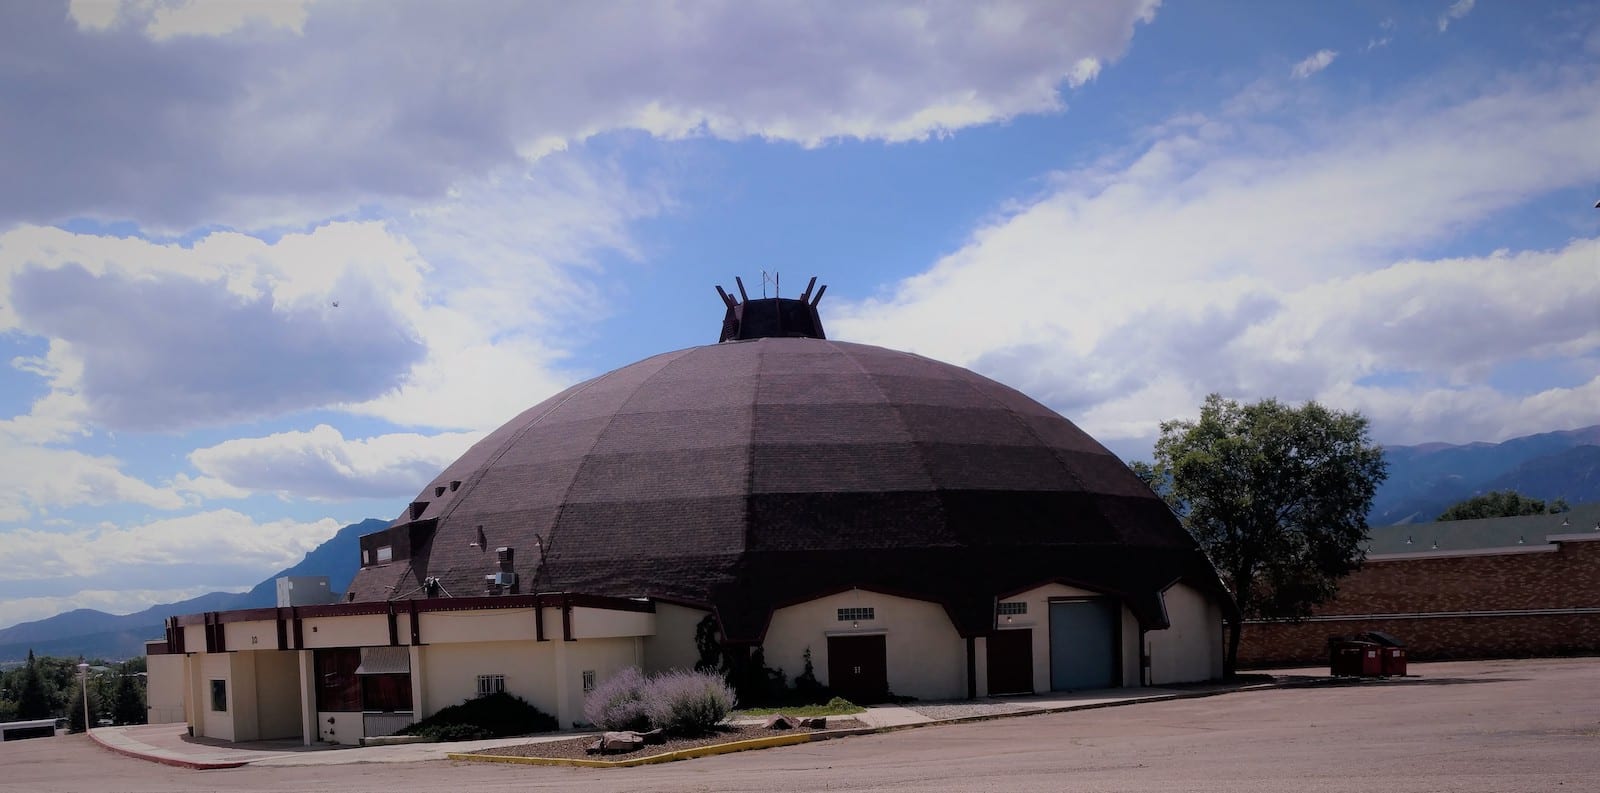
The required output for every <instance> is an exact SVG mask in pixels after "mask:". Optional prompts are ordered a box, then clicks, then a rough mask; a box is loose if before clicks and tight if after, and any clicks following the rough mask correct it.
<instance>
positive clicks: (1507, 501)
mask: <svg viewBox="0 0 1600 793" xmlns="http://www.w3.org/2000/svg"><path fill="white" fill-rule="evenodd" d="M1568 509H1571V507H1568V506H1567V502H1566V501H1564V500H1562V499H1559V498H1558V499H1556V500H1554V501H1552V502H1550V503H1549V504H1548V505H1547V504H1545V502H1544V501H1542V500H1540V499H1537V498H1528V497H1526V496H1524V495H1522V494H1521V493H1518V492H1517V491H1515V490H1497V491H1494V492H1491V493H1484V494H1483V495H1481V496H1473V497H1472V498H1469V499H1466V500H1465V501H1459V502H1456V503H1455V504H1452V505H1451V506H1450V508H1449V509H1447V510H1445V511H1444V512H1443V513H1442V514H1440V515H1439V517H1438V518H1436V519H1435V520H1440V521H1445V520H1473V519H1476V518H1513V517H1517V516H1519V515H1554V514H1557V513H1560V512H1566V511H1567V510H1568Z"/></svg>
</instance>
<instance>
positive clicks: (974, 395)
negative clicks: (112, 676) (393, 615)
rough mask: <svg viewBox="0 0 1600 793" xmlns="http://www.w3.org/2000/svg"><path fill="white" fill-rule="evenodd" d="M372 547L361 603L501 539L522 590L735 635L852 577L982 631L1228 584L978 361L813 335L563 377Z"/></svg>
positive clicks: (1097, 449)
mask: <svg viewBox="0 0 1600 793" xmlns="http://www.w3.org/2000/svg"><path fill="white" fill-rule="evenodd" d="M752 302H753V301H752ZM817 331H818V335H820V324H819V325H818V327H817ZM480 527H481V528H480ZM380 544H387V545H388V547H389V549H390V550H389V551H388V555H390V556H391V558H392V561H389V562H388V563H386V564H376V563H369V564H368V565H367V566H364V567H363V569H362V571H361V572H360V574H359V575H357V577H356V580H355V581H354V582H353V584H352V596H353V598H354V599H355V600H362V601H370V600H379V601H381V600H386V599H393V598H397V597H400V598H405V597H424V596H427V595H429V594H432V595H433V596H438V597H442V596H453V597H463V596H479V595H483V594H484V593H485V576H486V575H487V574H491V573H494V572H496V571H497V570H500V569H503V568H502V567H500V566H499V565H498V562H497V554H496V550H495V549H497V548H500V547H508V548H512V549H514V550H513V552H512V560H511V562H510V564H509V567H511V568H513V569H514V571H515V572H516V573H517V575H518V579H517V580H518V583H517V589H516V590H515V591H518V592H521V593H523V594H527V593H532V592H581V593H588V594H598V595H614V596H624V597H654V598H658V599H666V600H672V601H678V602H684V603H690V604H698V605H705V606H710V607H713V608H715V609H716V611H717V614H718V616H719V617H720V619H721V621H722V624H723V629H724V631H725V634H726V636H727V638H728V639H729V640H731V641H759V640H760V638H761V636H762V635H763V634H764V632H765V629H766V624H767V620H768V617H769V615H770V613H771V609H772V608H774V607H778V606H782V605H785V604H789V603H794V602H797V601H800V600H804V599H809V598H811V597H815V596H817V595H821V594H826V593H829V592H834V591H839V590H842V589H846V588H849V587H863V588H869V589H878V590H880V591H884V592H890V593H895V594H901V595H906V596H910V597H919V598H924V599H929V600H934V601H937V602H940V603H942V604H944V606H945V607H946V609H947V610H948V611H949V613H950V615H951V617H952V619H953V620H954V622H955V624H956V627H957V629H958V630H959V631H960V632H961V633H962V634H963V635H969V636H970V635H982V634H985V633H987V632H989V631H990V630H991V629H992V627H993V626H992V623H993V613H994V605H993V604H994V600H995V598H996V597H1004V596H1005V595H1007V594H1010V593H1014V592H1018V591H1021V590H1024V589H1027V588H1031V587H1033V586H1036V585H1038V584H1041V583H1045V582H1049V581H1061V582H1065V583H1070V584H1073V585H1077V586H1081V587H1085V588H1090V589H1094V590H1098V591H1102V592H1106V593H1110V594H1114V595H1118V596H1120V597H1122V598H1123V600H1124V601H1125V602H1126V603H1127V604H1128V605H1129V606H1130V607H1131V608H1132V609H1133V611H1134V613H1135V614H1137V615H1138V616H1139V618H1140V620H1141V622H1142V623H1143V624H1144V626H1145V627H1146V628H1158V627H1165V625H1166V620H1165V615H1164V612H1163V610H1162V606H1161V600H1160V597H1159V593H1160V592H1161V591H1162V590H1163V589H1164V588H1165V587H1167V586H1169V585H1170V584H1172V583H1173V582H1174V581H1176V580H1179V579H1184V580H1186V581H1189V582H1191V583H1194V584H1195V585H1197V586H1200V587H1201V588H1202V589H1205V590H1207V591H1213V592H1220V591H1221V588H1220V585H1219V584H1218V583H1217V578H1216V574H1215V572H1214V571H1213V569H1212V568H1211V566H1210V564H1209V563H1208V562H1207V561H1206V560H1205V558H1204V557H1203V556H1202V555H1201V553H1200V552H1199V550H1198V549H1197V547H1196V545H1195V543H1194V541H1193V540H1192V539H1191V538H1190V537H1189V535H1188V534H1187V533H1186V532H1185V531H1184V530H1183V528H1182V527H1181V526H1180V525H1179V524H1178V522H1177V521H1176V520H1175V519H1174V518H1173V516H1172V514H1171V513H1170V512H1169V511H1168V509H1167V508H1166V506H1165V505H1164V504H1163V503H1162V502H1161V501H1160V500H1159V499H1157V498H1156V497H1155V496H1154V495H1153V494H1152V493H1151V492H1150V490H1149V489H1148V488H1147V487H1145V486H1144V484H1143V483H1141V482H1140V481H1139V480H1138V479H1137V478H1136V477H1135V476H1134V475H1133V474H1132V473H1131V472H1130V471H1129V470H1128V468H1127V467H1126V466H1125V465H1123V463H1122V462H1121V461H1120V460H1118V459H1117V458H1116V457H1115V456H1113V455H1112V454H1111V453H1110V452H1108V451H1107V450H1106V449H1105V447H1103V446H1101V445H1100V444H1099V443H1097V442H1096V441H1095V440H1094V439H1093V438H1091V437H1089V436H1088V435H1087V434H1085V433H1084V432H1083V431H1081V430H1079V429H1078V428H1077V427H1076V426H1074V425H1073V424H1072V423H1071V422H1070V421H1067V420H1066V419H1064V418H1062V417H1061V416H1060V415H1057V414H1056V413H1055V412H1053V411H1051V410H1050V409H1048V408H1046V407H1044V406H1043V405H1041V404H1039V403H1038V402H1035V401H1034V400H1032V399H1030V398H1028V397H1026V396H1024V395H1023V394H1021V393H1019V392H1017V391H1015V390H1013V389H1011V388H1009V387H1007V386H1004V385H1001V384H1000V383H997V382H995V381H993V380H990V379H988V378H985V377H982V376H980V375H978V374H975V373H973V372H970V371H968V370H966V369H963V368H960V367H957V366H952V365H949V364H945V363H940V362H938V361H934V360H930V359H928V358H924V357H921V356H918V355H913V354H910V353H905V352H896V351H894V350H887V349H883V348H880V347H872V346H868V345H864V344H851V343H846V342H840V341H829V340H825V339H821V338H756V339H752V340H744V341H740V340H732V341H728V342H726V343H721V344H715V345H710V346H705V347H695V348H691V349H687V350H679V351H677V352H670V353H666V354H664V355H657V356H655V357H653V358H649V359H646V360H643V361H640V362H638V363H635V364H633V365H631V366H625V367H623V368H621V369H618V370H616V371H613V372H610V373H609V374H605V375H601V376H600V377H597V378H594V379H593V380H590V381H588V382H585V383H581V384H579V385H576V386H573V387H571V388H569V389H567V390H566V391H563V392H562V393H560V394H557V395H556V396H554V397H551V398H550V399H547V400H545V401H544V402H542V403H540V404H538V405H536V406H534V407H533V408H530V409H529V410H527V411H525V412H523V413H522V414H521V415H519V416H517V417H516V418H515V419H512V420H511V421H510V422H508V423H507V424H506V425H505V426H503V427H501V428H500V429H498V430H496V431H495V432H493V433H492V434H490V435H489V436H488V437H486V438H484V439H483V440H482V441H480V442H479V443H478V444H477V445H475V446H473V447H472V449H471V450H470V451H468V452H467V453H466V454H465V455H463V456H462V457H461V459H459V460H457V461H456V462H455V463H453V464H452V465H450V466H449V467H448V468H446V469H445V471H444V472H443V473H441V474H440V475H439V476H438V478H437V479H435V480H434V481H433V483H431V484H430V485H429V486H428V487H427V488H426V489H424V490H423V492H422V493H421V494H420V495H418V496H417V500H416V502H415V503H413V504H412V505H411V506H410V508H409V509H408V510H407V511H406V513H405V514H404V515H402V516H401V518H400V519H399V520H397V521H395V523H394V524H393V525H392V526H391V528H390V529H388V530H387V531H386V532H380V533H379V534H377V535H369V536H368V537H367V538H364V539H363V547H364V548H367V549H369V550H375V549H376V547H377V546H378V545H380ZM375 561H376V557H374V558H373V559H371V560H369V562H375ZM430 577H432V578H437V581H438V587H437V588H432V587H426V586H424V583H425V581H426V580H427V579H428V578H430ZM1222 600H1223V601H1224V602H1231V601H1228V599H1227V598H1226V596H1225V595H1223V596H1222Z"/></svg>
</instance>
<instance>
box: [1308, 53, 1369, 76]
mask: <svg viewBox="0 0 1600 793" xmlns="http://www.w3.org/2000/svg"><path fill="white" fill-rule="evenodd" d="M1368 49H1371V46H1369V47H1368ZM1337 57H1339V53H1337V52H1335V51H1333V50H1317V51H1316V52H1315V53H1313V54H1312V55H1310V56H1308V57H1307V58H1306V59H1305V60H1303V61H1301V62H1299V63H1297V64H1295V65H1294V68H1293V69H1291V70H1290V74H1291V75H1292V76H1293V77H1294V78H1295V79H1297V80H1304V79H1305V78H1307V77H1310V76H1311V75H1313V74H1316V73H1317V72H1320V71H1322V70H1323V69H1326V68H1328V64H1330V63H1333V59H1334V58H1337Z"/></svg>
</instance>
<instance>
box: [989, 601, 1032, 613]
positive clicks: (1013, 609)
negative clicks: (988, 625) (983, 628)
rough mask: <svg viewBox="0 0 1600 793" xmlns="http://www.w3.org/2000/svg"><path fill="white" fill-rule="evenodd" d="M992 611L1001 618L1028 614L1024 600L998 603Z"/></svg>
mask: <svg viewBox="0 0 1600 793" xmlns="http://www.w3.org/2000/svg"><path fill="white" fill-rule="evenodd" d="M994 611H995V613H996V614H999V615H1000V616H1002V617H1005V616H1009V615H1013V614H1027V613H1028V601H1026V600H1008V601H1004V602H1002V603H1000V604H999V605H998V606H995V610H994Z"/></svg>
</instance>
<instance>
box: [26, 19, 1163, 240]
mask: <svg viewBox="0 0 1600 793" xmlns="http://www.w3.org/2000/svg"><path fill="white" fill-rule="evenodd" d="M1156 4H1157V3H1156V0H1120V1H1117V2H1112V1H1108V2H1097V3H1072V4H1060V3H1028V2H1015V3H1004V2H1002V3H983V4H971V3H933V4H925V3H871V4H843V5H827V6H814V5H805V4H750V3H744V2H737V1H736V0H722V1H720V2H718V1H713V2H703V3H693V4H666V3H644V4H639V3H621V2H594V3H578V4H554V5H552V4H531V5H530V4H513V3H479V4H473V5H471V6H470V7H468V8H467V9H465V10H463V9H462V8H460V7H456V6H447V5H440V4H437V3H407V4H399V3H381V4H380V3H373V4H368V3H359V2H341V3H318V4H303V3H287V4H282V5H279V4H271V5H262V6H257V5H252V4H221V5H223V6H225V7H226V10H221V9H218V8H216V7H215V6H209V5H207V6H202V5H200V4H194V5H190V4H187V3H156V4H153V5H151V4H144V3H122V4H118V5H117V6H116V7H114V8H111V9H109V10H108V9H107V8H106V7H105V6H103V5H100V4H95V3H84V2H80V3H76V4H74V5H73V6H72V7H71V13H70V14H69V13H65V10H66V9H63V8H62V7H61V6H59V5H53V4H51V3H48V2H40V3H12V4H6V5H5V6H4V7H3V9H0V14H3V17H4V18H3V19H0V50H3V51H5V52H7V53H8V54H9V56H10V57H8V58H6V59H5V60H4V62H3V63H0V86H3V87H0V102H4V103H5V104H6V105H7V106H21V105H23V104H24V103H25V104H26V106H27V107H29V110H30V112H28V113H23V114H11V115H9V116H8V117H7V118H6V120H5V122H4V123H5V127H4V128H5V130H6V140H7V147H6V148H7V151H6V154H5V155H4V156H0V181H3V182H5V183H7V184H26V185H29V186H30V189H29V190H26V191H10V192H8V193H6V194H5V195H0V221H4V220H7V219H10V220H18V219H20V220H30V221H34V222H53V221H56V220H58V219H61V218H65V217H71V216H99V217H110V218H119V219H120V218H129V219H133V220H135V221H137V222H139V223H141V224H144V225H145V226H146V227H160V228H173V229H185V228H189V227H191V226H193V225H195V224H197V223H201V222H204V223H215V224H225V225H231V226H235V227H245V228H260V227H263V226H268V225H277V224H284V223H295V222H304V221H307V220H312V219H318V218H324V217H329V216H332V215H334V214H337V213H340V212H343V211H347V210H351V209H354V208H356V207H358V206H361V205H362V204H364V203H367V202H372V201H386V202H396V203H398V202H406V201H417V202H427V201H431V200H434V199H437V198H438V197H440V196H443V195H445V194H446V192H447V191H448V190H449V189H450V188H451V187H452V186H453V185H455V184H457V183H458V182H461V181H464V180H469V179H473V178H480V177H482V176H483V175H485V174H487V173H490V172H492V171H493V170H494V169H495V168H497V167H500V166H503V165H505V164H507V163H509V162H512V161H514V160H516V159H517V158H519V157H524V156H537V155H539V154H543V153H548V152H551V151H557V150H560V149H561V148H562V147H564V146H565V145H566V144H568V143H570V142H573V141H580V140H583V139H585V138H587V137H589V136H592V135H595V134H598V133H603V132H606V131H609V130H619V129H636V130H644V131H646V132H649V133H651V134H654V135H659V136H664V137H680V136H685V135H711V136H716V137H719V138H728V139H739V138H747V137H760V138H765V139H770V140H784V141H793V142H797V143H801V144H804V145H816V144H819V143H822V142H825V141H828V140H830V139H835V138H863V139H873V140H885V141H905V140H916V139H921V138H925V137H927V136H930V135H941V134H946V133H949V132H952V131H955V130H959V129H962V128H965V127H969V126H972V125H978V124H987V123H992V122H996V121H1003V120H1006V119H1009V118H1012V117H1015V116H1018V115H1021V114H1027V113H1040V112H1056V111H1059V110H1061V109H1062V107H1063V102H1062V99H1061V96H1060V90H1061V87H1062V86H1073V85H1078V84H1082V83H1083V82H1085V81H1088V80H1091V79H1094V77H1095V75H1096V74H1097V73H1098V71H1099V69H1100V68H1101V67H1102V65H1103V64H1105V63H1107V62H1110V61H1114V60H1115V59H1117V58H1118V57H1120V56H1121V55H1122V54H1123V52H1124V51H1125V50H1126V48H1127V46H1128V42H1129V40H1130V38H1131V37H1132V35H1133V31H1134V28H1135V26H1136V25H1137V24H1138V23H1139V22H1141V21H1148V20H1149V19H1151V18H1152V16H1153V13H1154V9H1155V7H1156ZM264 9H265V10H268V11H270V12H271V13H258V12H263V10H264ZM230 31H231V32H230ZM219 34H224V35H219ZM44 95H48V96H52V97H55V98H56V100H55V101H51V102H38V101H31V99H30V98H32V97H37V96H44ZM62 130H72V131H73V134H62Z"/></svg>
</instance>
